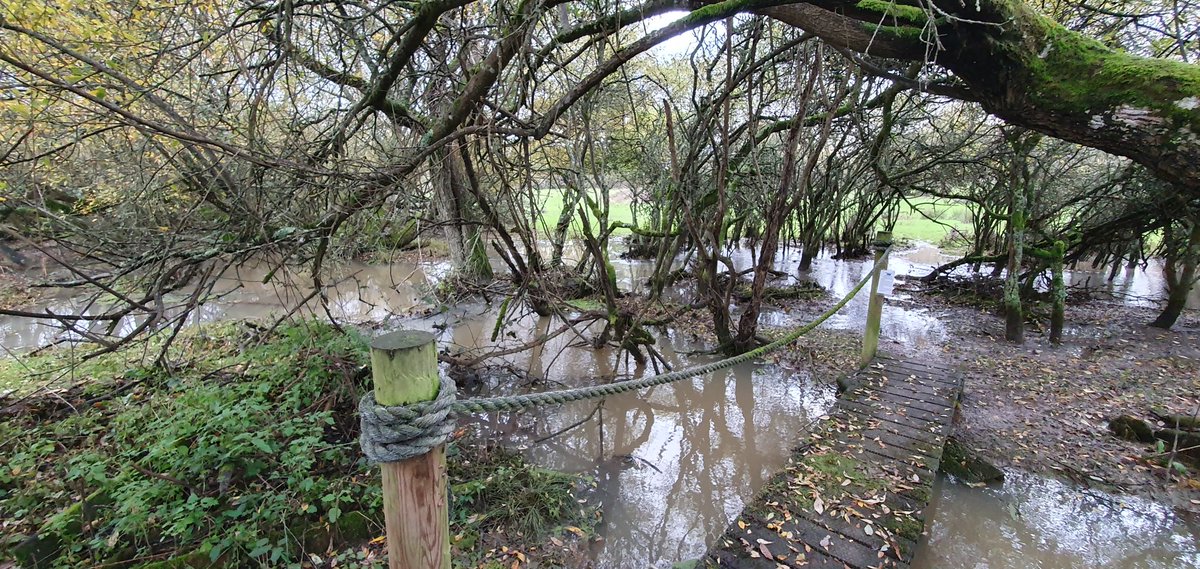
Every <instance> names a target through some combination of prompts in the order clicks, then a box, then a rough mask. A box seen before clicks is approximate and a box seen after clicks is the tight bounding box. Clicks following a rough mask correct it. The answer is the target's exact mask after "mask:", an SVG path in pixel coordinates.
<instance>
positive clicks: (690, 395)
mask: <svg viewBox="0 0 1200 569" xmlns="http://www.w3.org/2000/svg"><path fill="white" fill-rule="evenodd" d="M732 257H733V260H734V262H735V263H736V264H737V266H739V267H746V266H750V263H751V261H752V259H751V254H750V253H749V252H748V251H746V250H739V251H735V252H734V253H733V255H732ZM942 260H943V257H942V256H941V252H940V251H937V250H936V249H934V248H919V249H917V250H914V251H909V252H902V253H899V254H896V255H895V256H894V257H893V259H892V262H891V266H890V268H891V269H892V270H894V271H895V272H896V273H897V275H898V276H899V277H900V279H901V280H902V279H903V278H904V277H905V275H921V274H924V273H925V271H927V269H928V268H929V267H930V266H932V265H934V264H936V263H938V262H941V261H942ZM798 262H799V255H798V253H797V252H795V251H790V252H784V253H783V254H781V255H779V257H778V260H777V262H776V268H777V269H778V270H780V271H783V272H786V273H788V274H790V275H791V276H790V277H789V280H794V279H807V280H812V281H815V282H817V283H818V284H820V285H821V286H823V287H825V288H826V289H827V290H828V291H829V292H830V296H831V298H840V297H841V296H842V295H843V294H845V293H846V292H848V291H849V289H850V288H852V287H853V285H854V284H855V283H856V282H857V281H858V279H859V278H861V276H862V275H863V274H865V271H866V270H867V269H868V267H869V263H864V262H863V261H837V260H832V259H828V258H819V259H817V260H816V261H815V262H814V264H813V268H812V270H811V271H808V272H806V273H803V274H801V273H798V272H797V271H796V269H795V267H796V265H797V264H798ZM613 264H614V266H615V267H616V268H617V270H618V272H619V282H620V285H621V287H622V288H623V289H625V290H630V291H637V290H640V289H641V288H642V287H643V286H644V283H645V281H646V279H647V278H648V277H649V274H650V264H649V263H648V262H644V261H627V260H614V263H613ZM445 268H446V266H445V265H444V264H440V263H421V264H397V265H391V266H366V265H353V264H351V265H347V266H345V267H343V268H341V269H340V270H339V271H338V273H337V274H336V275H334V277H335V278H331V279H330V281H331V282H336V283H337V285H336V286H334V287H331V288H330V289H329V290H327V291H326V294H327V296H328V297H329V306H330V312H331V313H332V314H333V316H335V317H337V318H339V319H341V320H344V321H349V322H360V323H375V324H378V323H386V325H387V326H389V327H392V326H404V327H411V328H421V329H426V330H430V331H433V332H435V333H437V334H438V336H439V343H440V344H441V345H442V346H444V347H447V348H448V349H449V350H450V351H451V352H452V353H457V354H470V355H479V354H482V353H486V352H490V351H498V350H505V349H508V348H511V347H513V346H517V345H519V344H520V343H522V342H524V341H526V340H527V339H528V338H529V337H530V336H531V335H532V334H545V333H547V332H550V331H551V329H552V326H554V327H557V324H552V323H551V322H550V321H549V319H541V318H538V317H536V316H535V315H533V314H525V315H518V317H517V318H516V319H515V320H513V321H511V322H510V323H509V324H508V325H507V328H506V329H505V330H504V331H503V332H508V331H512V332H514V334H513V335H512V336H508V335H507V334H506V333H501V334H500V335H499V337H498V338H497V340H496V341H493V340H492V334H493V330H494V327H495V323H496V322H495V320H496V312H495V310H496V308H495V307H489V306H486V305H482V304H479V305H463V306H457V307H453V308H451V309H450V310H448V311H446V312H443V313H440V314H435V315H433V316H428V317H421V318H416V317H412V316H408V314H409V313H410V312H412V310H413V309H414V308H419V307H423V306H429V305H430V303H431V300H430V292H429V291H430V290H431V287H432V285H433V284H435V283H436V282H437V280H438V278H439V277H440V275H441V274H443V273H444V271H445ZM266 270H267V269H265V268H262V267H251V268H249V269H244V270H243V272H242V273H241V274H238V275H233V274H231V275H226V277H225V278H224V279H223V281H222V282H221V283H220V285H219V289H218V290H219V292H221V293H222V294H223V296H222V298H221V301H220V302H217V303H213V304H211V305H209V306H206V307H205V308H204V309H203V310H201V311H200V312H198V313H197V314H195V315H194V316H193V317H192V318H193V322H194V323H200V322H208V321H216V320H222V319H228V318H260V317H266V316H268V315H272V314H274V315H278V314H280V313H281V312H282V311H283V307H284V306H288V305H290V304H294V303H295V302H297V301H299V300H302V299H303V298H305V297H306V296H307V294H308V293H307V292H306V291H305V290H304V289H303V287H301V288H288V287H276V286H272V285H263V284H261V280H262V277H263V275H264V274H265V271H266ZM1153 272H1154V270H1153V269H1151V270H1149V271H1144V270H1135V271H1133V272H1132V273H1131V274H1130V275H1128V279H1129V283H1132V284H1129V285H1128V286H1126V287H1125V288H1124V289H1122V290H1123V291H1125V292H1123V293H1122V294H1125V293H1128V295H1127V296H1128V298H1130V299H1131V300H1130V302H1135V301H1136V302H1141V300H1139V298H1140V297H1138V295H1141V294H1143V293H1146V294H1151V292H1152V291H1153V289H1154V287H1155V286H1156V285H1155V284H1154V283H1155V282H1156V281H1154V280H1153V278H1152V277H1151V273H1153ZM1078 274H1083V273H1081V272H1077V273H1076V275H1078ZM1097 274H1099V273H1097ZM1072 279H1073V280H1072V282H1080V281H1078V280H1077V279H1076V277H1075V276H1074V275H1073V277H1072ZM1096 282H1107V281H1106V278H1100V279H1099V280H1098V281H1096ZM1158 282H1160V283H1161V278H1160V279H1159V281H1158ZM785 284H786V283H785ZM1123 286H1124V285H1123ZM1130 291H1132V292H1130ZM688 292H689V291H688V290H687V289H686V288H683V289H680V290H677V291H675V292H674V294H677V295H679V296H680V297H682V298H686V297H687V296H688ZM866 296H867V295H866V294H862V295H860V296H859V297H858V298H856V299H855V300H854V301H853V302H851V303H850V305H848V306H847V307H846V308H845V309H843V311H842V312H841V313H839V314H838V315H837V316H835V317H834V318H832V319H830V320H829V321H828V322H827V323H826V324H825V327H827V328H832V329H836V330H853V331H857V330H860V329H861V327H862V325H863V324H862V323H863V321H864V319H865V312H866ZM829 302H830V301H829V300H825V301H818V302H815V303H812V304H811V306H810V307H807V308H797V309H791V310H779V309H776V310H768V311H766V312H764V314H763V317H762V318H763V320H762V323H763V324H764V325H767V326H774V327H790V326H795V325H799V324H802V323H804V322H807V321H808V320H809V319H810V318H811V317H812V316H814V315H815V314H816V313H817V312H819V311H821V310H823V309H824V308H825V307H826V306H828V304H829ZM45 307H50V308H51V309H53V310H55V311H59V312H70V311H72V310H79V309H80V306H79V304H78V303H77V302H76V301H74V300H73V299H71V298H69V297H59V298H51V299H48V300H46V301H45V302H44V303H43V304H42V306H41V307H39V308H45ZM317 309H318V308H317V306H316V305H315V304H310V305H309V306H307V307H306V308H305V310H307V311H310V312H312V311H315V310H317ZM942 316H943V315H942V314H941V313H939V312H938V311H937V309H929V308H924V307H920V306H917V305H916V303H915V302H914V301H913V299H911V298H909V297H907V296H906V295H904V294H897V295H895V296H893V297H891V298H890V299H889V300H888V304H887V308H886V309H885V310H884V316H883V325H882V340H883V344H882V345H883V349H884V350H885V351H887V350H889V349H890V350H892V351H900V350H904V351H906V352H909V353H924V354H928V355H929V357H939V356H940V352H941V351H940V350H939V349H934V348H937V347H938V346H941V345H943V344H944V343H945V342H946V341H947V339H948V338H947V326H946V325H945V323H944V322H943V319H942ZM129 325H130V326H132V325H133V323H129ZM58 333H59V331H58V330H56V329H54V328H52V327H49V326H47V325H45V324H44V323H38V322H32V321H29V320H24V319H13V318H0V340H2V341H3V344H4V346H5V348H6V349H7V350H20V349H24V348H30V347H35V346H40V345H45V344H47V343H49V342H51V341H53V340H54V339H55V338H56V337H58V336H57V334H58ZM658 333H659V334H661V335H660V337H659V344H658V349H659V350H660V351H661V352H662V354H663V356H664V357H665V358H666V359H667V361H668V362H670V363H671V364H672V365H673V366H674V367H675V368H677V369H678V368H681V367H687V366H690V365H697V364H701V363H705V362H707V361H711V360H713V359H715V358H714V357H713V356H698V355H689V354H691V353H693V352H696V351H699V350H703V349H707V348H711V346H705V345H699V344H697V343H695V342H694V341H692V340H690V339H689V338H688V337H686V335H685V334H676V333H671V332H667V331H658ZM577 340H578V339H577V338H575V337H574V336H572V335H571V334H569V333H568V334H563V335H561V336H559V337H556V338H555V339H554V340H552V341H550V342H548V343H547V344H545V345H544V346H542V347H540V348H537V349H534V350H532V351H527V352H524V353H520V354H513V355H507V356H503V357H499V358H495V359H493V360H489V362H488V363H489V364H490V365H491V366H492V367H491V369H492V371H493V374H495V375H498V376H503V377H505V378H507V381H508V383H509V385H507V386H500V385H498V383H499V382H498V381H496V379H495V375H494V376H493V377H491V378H489V377H482V378H480V379H479V381H478V385H464V386H463V387H464V389H465V390H466V391H468V392H470V391H471V390H479V391H482V392H488V391H489V390H490V389H498V388H506V389H512V388H513V387H514V385H517V386H518V387H519V386H520V385H521V384H525V383H533V382H538V383H541V384H543V385H544V386H547V387H549V388H555V387H559V386H575V385H584V384H591V383H595V382H597V381H611V380H613V379H624V378H628V377H631V376H634V375H637V374H645V373H653V370H646V369H638V368H636V367H635V366H633V365H632V364H631V363H630V362H628V361H624V360H621V361H619V360H618V359H617V357H616V355H615V354H613V353H612V352H610V351H608V350H592V349H590V348H582V349H581V348H579V347H575V346H572V344H574V343H575V342H577ZM833 379H834V378H832V377H811V375H810V374H809V372H808V371H807V370H797V369H788V368H786V367H784V366H781V365H776V364H765V365H763V364H748V365H743V366H738V367H735V368H732V369H729V370H726V371H722V372H718V373H716V374H713V375H711V376H708V377H703V378H696V379H693V380H688V381H683V382H680V383H677V384H672V385H667V386H662V387H658V388H655V389H652V390H649V391H647V392H643V393H637V394H627V395H623V396H619V397H612V398H609V399H607V400H605V401H604V402H603V403H602V404H595V403H576V404H572V405H566V406H562V407H556V408H554V409H550V410H539V411H538V412H531V413H502V414H491V415H487V416H482V417H479V418H478V423H479V424H480V425H481V426H482V427H483V428H482V429H481V430H482V431H484V433H483V434H484V435H485V436H492V437H494V438H500V439H502V440H504V441H506V442H507V443H508V444H511V445H515V446H519V447H521V448H524V449H525V450H526V453H527V455H528V457H529V458H530V459H531V460H532V461H533V462H535V463H537V464H539V465H541V466H545V467H548V468H554V469H559V470H564V471H569V472H577V473H585V474H589V475H592V476H593V477H595V479H596V481H597V499H599V500H600V501H601V502H602V506H603V511H604V517H605V519H604V523H603V524H602V526H601V529H600V532H601V537H602V538H603V539H602V540H600V541H598V542H597V543H596V544H595V547H594V551H593V553H594V555H595V562H596V566H597V567H612V568H624V567H630V568H633V567H637V568H642V567H650V566H654V567H669V566H670V565H671V564H672V563H673V562H676V561H680V560H685V559H689V558H695V557H698V556H700V555H701V554H703V552H704V551H705V549H706V547H707V544H708V543H711V541H712V539H713V538H714V537H715V536H716V535H718V534H719V533H720V532H721V531H722V530H723V529H724V528H725V527H726V525H727V524H728V523H729V521H730V520H731V519H732V518H733V517H734V516H735V515H736V514H737V513H738V512H739V511H740V510H741V508H742V507H743V504H744V502H745V501H746V500H748V499H749V498H750V497H751V496H753V494H754V493H755V492H756V491H757V490H758V489H759V488H760V487H761V485H762V484H763V483H764V482H765V481H766V480H767V479H768V478H769V476H770V475H771V474H772V473H773V472H774V471H776V470H777V469H779V468H780V467H781V466H782V465H783V463H784V462H785V460H786V459H787V457H788V455H789V449H790V448H791V447H792V446H793V445H794V444H795V443H796V442H797V441H799V440H800V439H801V437H802V436H803V432H804V430H805V429H806V428H807V427H808V426H809V425H810V424H811V423H812V422H813V421H814V420H816V419H818V418H819V417H820V416H821V415H822V414H823V413H825V412H826V411H827V410H828V409H829V407H830V406H831V405H832V403H833V401H834V397H835V395H834V388H833ZM939 488H940V490H939V495H938V499H937V500H936V502H935V504H936V506H935V512H934V514H933V516H932V517H931V525H930V528H929V529H930V533H929V539H928V546H927V547H926V548H925V550H926V551H924V552H923V553H922V556H921V557H920V558H919V559H920V562H921V563H922V565H919V566H920V567H927V568H932V567H990V568H998V567H1046V568H1051V567H1071V568H1074V567H1093V566H1105V567H1108V566H1111V567H1197V566H1200V563H1198V562H1197V558H1196V555H1197V553H1196V551H1197V549H1196V541H1197V536H1200V530H1198V529H1197V527H1196V526H1195V525H1190V526H1188V525H1186V524H1183V525H1181V524H1182V522H1179V521H1177V520H1176V521H1171V520H1173V518H1171V514H1170V513H1169V511H1167V512H1164V511H1162V508H1161V507H1157V506H1155V505H1154V504H1153V503H1150V502H1144V503H1143V502H1141V501H1139V502H1137V504H1136V507H1119V508H1114V507H1111V506H1098V505H1091V504H1092V502H1091V501H1089V500H1091V498H1087V497H1086V496H1087V495H1086V494H1084V493H1083V491H1081V490H1079V489H1077V488H1075V487H1073V486H1070V485H1066V484H1062V483H1058V482H1055V481H1052V480H1047V479H1042V478H1037V477H1033V476H1028V475H1021V474H1020V473H1019V472H1014V473H1012V474H1011V475H1010V480H1009V482H1008V483H1006V485H1005V487H1004V489H1003V490H979V489H969V488H966V487H962V486H959V485H956V484H952V483H948V482H944V483H942V484H940V486H939ZM1014 508H1015V509H1014ZM1156 508H1157V509H1156ZM1014 511H1015V512H1018V514H1017V515H1016V516H1015V517H1014V515H1013V512H1014ZM1156 516H1157V517H1156ZM1133 530H1136V531H1133ZM1064 532H1066V533H1064ZM1076 533H1077V534H1078V535H1077V536H1076V535H1074V534H1076ZM1072 536H1074V537H1072ZM1127 536H1136V538H1129V537H1127ZM1118 538H1121V539H1126V541H1130V540H1133V541H1136V542H1137V543H1136V544H1135V543H1132V541H1130V542H1129V543H1126V542H1124V541H1121V539H1118ZM1109 540H1116V542H1117V543H1118V546H1117V550H1116V551H1113V547H1112V546H1109V545H1107V544H1108V543H1109ZM1120 544H1125V545H1120ZM1188 544H1190V545H1188ZM1135 546H1136V547H1135ZM1189 556H1190V557H1189ZM993 558H994V560H993ZM1187 563H1191V565H1188V564H1187Z"/></svg>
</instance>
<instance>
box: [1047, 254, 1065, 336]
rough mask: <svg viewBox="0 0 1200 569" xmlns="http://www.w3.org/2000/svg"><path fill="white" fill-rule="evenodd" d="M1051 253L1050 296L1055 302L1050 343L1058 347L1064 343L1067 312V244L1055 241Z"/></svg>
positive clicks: (1051, 317) (1052, 310) (1052, 309)
mask: <svg viewBox="0 0 1200 569" xmlns="http://www.w3.org/2000/svg"><path fill="white" fill-rule="evenodd" d="M1051 253H1052V255H1053V257H1051V259H1050V275H1051V277H1050V280H1051V285H1050V294H1051V296H1052V297H1053V301H1052V305H1051V308H1050V343H1051V344H1054V345H1058V344H1061V343H1062V334H1063V324H1064V321H1065V320H1066V310H1067V285H1066V282H1065V281H1064V279H1063V258H1064V257H1065V256H1066V253H1067V244H1066V243H1063V242H1062V241H1055V242H1054V250H1053V251H1051Z"/></svg>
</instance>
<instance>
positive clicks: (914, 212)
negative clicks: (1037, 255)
mask: <svg viewBox="0 0 1200 569" xmlns="http://www.w3.org/2000/svg"><path fill="white" fill-rule="evenodd" d="M563 192H564V190H562V189H557V188H554V189H545V190H541V191H540V192H539V194H538V199H539V201H540V206H541V207H540V211H539V215H540V219H539V225H538V228H539V230H540V229H543V228H553V227H554V224H555V223H557V222H558V217H559V215H561V214H562V210H563ZM614 193H615V192H614ZM585 207H586V206H585ZM609 207H610V211H609V222H610V223H611V222H618V221H619V222H623V223H632V222H633V212H632V210H631V206H630V203H629V202H628V201H624V200H623V199H617V198H613V199H611V200H610V205H609ZM588 219H589V220H590V221H591V223H592V227H593V229H595V218H594V217H592V216H591V215H590V214H589V215H588ZM542 223H544V224H545V225H541V224H542ZM643 223H644V220H643ZM582 228H583V224H582V222H580V220H579V217H578V215H576V216H575V218H574V219H573V220H572V222H571V234H572V235H576V234H578V232H579V231H580V230H582ZM951 228H954V229H957V230H958V231H961V232H963V233H966V234H970V233H971V230H972V228H971V212H970V210H969V209H968V208H967V206H966V205H965V204H963V203H961V202H953V201H948V200H929V199H914V200H912V201H911V205H910V204H908V203H905V204H902V205H901V206H900V215H899V217H898V219H897V220H896V226H895V228H894V229H893V234H894V235H895V237H896V238H898V239H907V240H911V241H924V242H927V243H931V244H933V245H943V244H946V243H948V242H949V240H948V239H947V237H948V236H949V235H950V233H951V231H952V230H951ZM613 234H614V235H628V234H629V230H628V229H625V228H619V229H617V230H616V231H614V232H613ZM950 248H953V247H950Z"/></svg>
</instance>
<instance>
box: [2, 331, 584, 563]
mask: <svg viewBox="0 0 1200 569" xmlns="http://www.w3.org/2000/svg"><path fill="white" fill-rule="evenodd" d="M155 341H161V340H158V339H151V342H155ZM61 351H62V350H54V351H48V352H47V353H46V354H44V355H42V356H39V358H37V359H36V360H35V361H30V362H26V363H27V365H30V366H31V367H29V368H24V369H13V368H12V367H7V366H11V365H15V364H14V360H6V361H5V364H6V367H5V369H4V370H3V372H2V373H0V375H3V376H4V377H8V378H10V379H9V381H8V383H9V384H10V385H11V384H14V383H16V382H15V381H13V380H12V379H11V377H12V376H14V375H16V376H20V377H21V378H22V379H23V380H24V385H25V386H27V387H28V386H33V385H40V384H41V383H40V382H41V381H42V380H46V379H49V377H48V376H47V375H46V374H54V373H68V370H64V369H61V368H58V369H52V368H51V367H50V366H54V365H60V366H61V364H63V363H64V361H65V360H67V359H68V358H69V357H70V356H69V354H64V353H61ZM144 353H145V352H143V354H144ZM168 357H169V359H170V361H171V366H170V368H169V369H164V368H162V367H158V366H154V365H145V362H147V361H149V363H151V364H152V363H153V362H152V360H142V363H139V361H138V358H137V355H136V354H131V353H128V352H123V353H120V354H109V355H107V356H105V357H103V358H97V359H96V360H92V361H89V362H85V363H82V364H80V365H75V366H72V367H71V368H70V370H69V373H71V374H72V377H71V380H70V381H67V382H63V381H59V382H54V383H53V385H56V386H66V387H55V388H50V389H48V390H47V389H42V390H36V391H24V390H22V391H18V392H17V393H11V394H9V395H7V396H6V397H5V398H4V399H3V412H2V413H0V452H3V455H4V456H5V457H6V460H5V465H4V467H3V469H2V470H0V517H3V519H4V521H3V522H2V531H0V536H2V537H0V540H2V541H0V548H2V550H3V551H5V552H6V554H7V555H11V556H13V557H15V558H16V560H17V561H18V562H19V563H21V566H23V567H101V566H105V567H127V566H145V567H163V568H166V567H192V566H208V564H209V563H211V562H214V561H218V562H219V563H220V565H222V566H231V567H232V566H247V565H259V564H262V565H267V566H285V565H287V566H290V565H294V564H297V563H299V562H301V561H302V560H307V562H308V563H309V565H308V566H310V567H311V566H326V565H325V564H323V563H316V564H315V565H314V564H313V563H312V562H311V558H310V556H309V555H308V554H309V553H311V554H312V555H314V556H316V558H317V559H321V558H322V557H327V556H333V557H331V559H335V558H336V557H337V556H338V555H342V556H345V555H348V553H346V552H345V551H344V550H345V549H347V548H355V547H362V546H367V551H371V547H370V545H371V544H370V542H371V540H373V539H374V538H375V537H376V536H379V535H382V519H381V515H382V509H381V508H382V506H381V502H380V499H381V496H380V489H379V485H378V472H377V470H376V469H374V468H371V465H369V464H366V463H365V462H364V460H363V459H362V456H361V452H360V451H359V449H358V443H357V436H358V417H357V415H356V413H355V406H356V404H357V401H358V397H359V395H360V394H361V393H362V391H363V389H364V387H365V384H364V382H366V381H369V380H368V379H367V374H366V370H365V363H366V361H367V350H366V344H365V341H364V340H363V337H362V336H361V335H359V334H357V333H343V332H341V331H339V330H337V329H335V328H333V327H331V326H329V325H327V324H322V323H319V322H312V321H303V322H297V323H294V324H287V325H283V326H280V327H279V328H277V329H275V330H267V329H265V328H263V327H261V326H258V325H256V324H253V323H245V324H243V323H229V324H220V325H213V326H205V327H203V328H200V329H195V330H189V331H188V332H187V333H185V334H183V335H181V337H180V338H179V339H178V341H176V342H174V345H173V346H172V348H171V349H170V350H169V351H168ZM35 382H36V383H35ZM448 462H449V467H450V479H451V485H452V487H451V496H452V501H453V510H454V512H455V515H454V517H453V519H452V522H451V523H452V525H451V531H452V533H453V535H454V543H455V556H456V559H459V561H460V562H461V563H462V564H464V565H471V566H474V565H476V564H479V563H482V562H484V561H485V560H486V559H488V558H490V557H496V556H495V555H490V554H489V553H487V551H488V550H489V549H496V550H498V549H499V548H500V547H501V546H503V547H505V548H506V550H511V551H513V552H521V555H530V556H536V557H538V558H543V559H544V560H545V561H547V562H549V561H552V560H554V559H556V558H558V559H564V560H565V559H567V558H570V556H572V555H576V556H577V555H578V552H577V549H578V546H569V545H568V544H569V543H577V542H579V541H580V539H581V538H585V537H586V535H587V533H588V532H590V531H591V530H590V528H591V527H592V526H593V525H594V524H595V523H596V522H597V521H598V520H597V518H596V512H594V509H593V508H590V507H589V506H588V505H587V492H588V481H587V479H586V478H582V477H579V476H571V475H566V474H562V473H558V472H553V471H547V470H543V469H539V468H534V467H532V466H529V465H527V464H525V462H524V461H523V460H522V459H521V458H520V456H519V455H517V454H515V453H513V452H512V451H507V450H504V449H502V448H495V447H493V446H491V445H489V444H486V443H484V442H482V441H471V440H469V439H460V440H456V441H455V442H453V443H452V444H451V445H450V451H449V460H448ZM576 534H578V535H576ZM551 540H553V541H551ZM376 543H378V541H376ZM551 543H557V544H558V546H552V545H550V544H551ZM583 543H586V542H583ZM376 549H377V548H376ZM376 553H377V551H376ZM376 557H377V555H376ZM503 557H506V555H502V556H500V558H503ZM359 561H364V560H362V559H360V560H359Z"/></svg>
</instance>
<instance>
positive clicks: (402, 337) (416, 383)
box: [371, 330, 440, 405]
mask: <svg viewBox="0 0 1200 569" xmlns="http://www.w3.org/2000/svg"><path fill="white" fill-rule="evenodd" d="M435 339H436V337H435V336H434V335H433V334H430V333H429V332H424V331H420V330H397V331H395V332H388V333H387V334H383V335H381V336H376V337H375V338H372V339H371V377H372V379H373V380H374V382H375V400H376V401H378V402H379V404H380V405H408V404H410V403H416V402H418V401H429V400H432V399H433V398H435V397H437V394H438V386H439V385H440V380H439V379H438V358H437V344H436V343H435V342H434V340H435Z"/></svg>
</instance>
